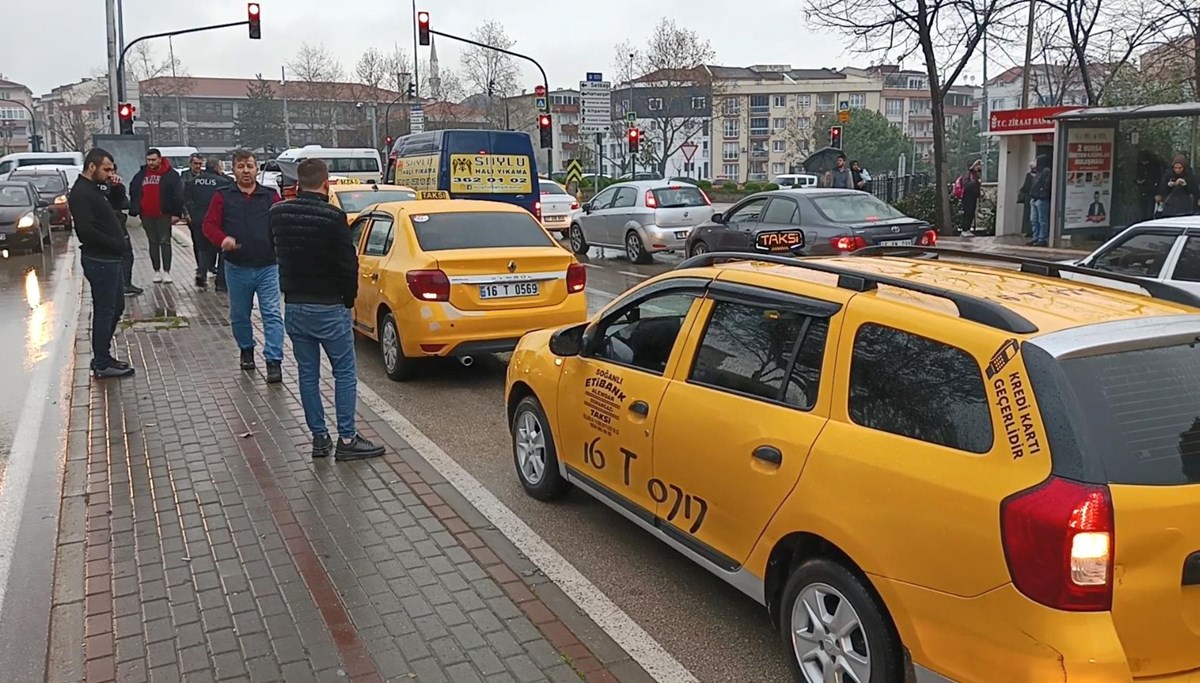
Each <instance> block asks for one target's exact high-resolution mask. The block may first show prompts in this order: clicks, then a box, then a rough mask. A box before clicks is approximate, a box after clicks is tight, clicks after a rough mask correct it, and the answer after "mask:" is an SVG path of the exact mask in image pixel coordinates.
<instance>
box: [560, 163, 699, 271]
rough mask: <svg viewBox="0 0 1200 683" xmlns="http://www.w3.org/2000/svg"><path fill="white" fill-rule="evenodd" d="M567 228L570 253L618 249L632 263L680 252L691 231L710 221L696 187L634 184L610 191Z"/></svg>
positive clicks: (663, 182)
mask: <svg viewBox="0 0 1200 683" xmlns="http://www.w3.org/2000/svg"><path fill="white" fill-rule="evenodd" d="M582 208H583V212H582V214H580V215H579V216H578V217H577V218H576V219H575V221H574V222H572V223H571V230H570V238H571V249H572V250H573V251H574V252H575V253H576V254H586V253H587V251H588V249H589V248H590V247H593V246H597V247H613V248H616V249H623V250H624V251H625V256H626V257H627V258H628V259H629V260H630V261H632V262H633V263H649V262H650V261H651V259H652V255H653V254H655V253H658V252H663V251H679V250H682V249H683V248H684V245H685V243H686V241H687V238H688V235H689V234H691V232H692V228H694V227H696V226H697V225H700V224H702V223H704V222H705V221H707V220H709V218H711V217H712V215H713V208H712V202H710V201H709V199H708V195H706V194H704V192H703V191H702V190H701V189H700V188H698V187H696V186H695V185H685V184H679V183H671V182H669V181H666V180H638V181H633V182H628V183H619V184H617V185H612V186H610V187H608V188H606V189H605V190H603V191H602V192H600V194H598V195H596V196H595V197H594V198H593V199H592V200H591V201H590V202H587V203H585V204H584V205H583V207H582Z"/></svg>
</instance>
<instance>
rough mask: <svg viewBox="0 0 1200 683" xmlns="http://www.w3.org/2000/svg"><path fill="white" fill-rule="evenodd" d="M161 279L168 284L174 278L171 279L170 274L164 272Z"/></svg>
mask: <svg viewBox="0 0 1200 683" xmlns="http://www.w3.org/2000/svg"><path fill="white" fill-rule="evenodd" d="M162 281H163V282H164V283H166V284H168V285H169V284H171V283H172V282H174V280H172V279H171V274H170V273H166V274H164V275H163V279H162Z"/></svg>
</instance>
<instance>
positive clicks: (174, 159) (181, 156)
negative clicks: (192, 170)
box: [154, 147, 200, 173]
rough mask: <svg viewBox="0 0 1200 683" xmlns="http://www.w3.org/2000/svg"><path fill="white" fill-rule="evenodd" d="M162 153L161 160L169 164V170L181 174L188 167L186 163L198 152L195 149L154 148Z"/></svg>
mask: <svg viewBox="0 0 1200 683" xmlns="http://www.w3.org/2000/svg"><path fill="white" fill-rule="evenodd" d="M154 149H157V150H158V151H160V152H162V155H163V158H164V159H167V160H168V161H170V162H171V168H173V169H175V170H176V171H179V172H180V173H183V170H184V169H186V168H187V167H188V161H189V160H190V159H191V158H192V155H193V154H197V153H199V152H200V150H198V149H196V148H195V147H155V148H154Z"/></svg>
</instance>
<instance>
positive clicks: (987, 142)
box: [979, 29, 992, 181]
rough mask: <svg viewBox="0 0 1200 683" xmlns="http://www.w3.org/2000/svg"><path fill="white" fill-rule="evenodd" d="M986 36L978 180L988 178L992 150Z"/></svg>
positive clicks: (984, 43) (985, 42)
mask: <svg viewBox="0 0 1200 683" xmlns="http://www.w3.org/2000/svg"><path fill="white" fill-rule="evenodd" d="M987 67H988V36H987V30H986V29H985V30H984V32H983V116H982V117H981V118H980V121H979V128H980V130H981V131H982V132H983V134H982V135H980V136H979V137H980V139H981V141H982V142H983V173H981V174H980V176H979V179H980V181H985V180H987V179H988V164H989V161H988V156H989V155H990V154H991V151H992V139H991V137H989V136H988V135H987V134H986V131H987V125H988V117H989V116H991V112H990V110H991V104H992V103H991V102H989V101H988V68H987Z"/></svg>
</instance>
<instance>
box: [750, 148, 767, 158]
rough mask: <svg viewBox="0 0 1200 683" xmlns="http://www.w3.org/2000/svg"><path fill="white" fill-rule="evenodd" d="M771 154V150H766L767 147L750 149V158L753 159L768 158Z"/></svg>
mask: <svg viewBox="0 0 1200 683" xmlns="http://www.w3.org/2000/svg"><path fill="white" fill-rule="evenodd" d="M770 156H771V152H770V151H769V150H766V149H752V150H750V158H751V159H766V158H768V157H770Z"/></svg>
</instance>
